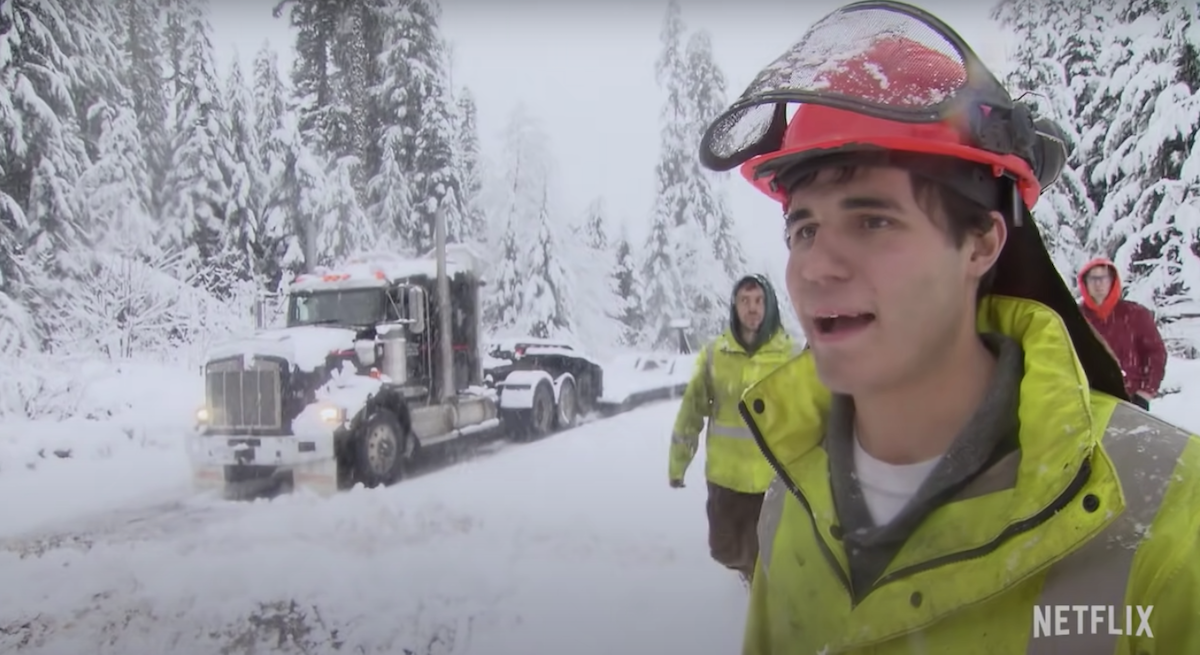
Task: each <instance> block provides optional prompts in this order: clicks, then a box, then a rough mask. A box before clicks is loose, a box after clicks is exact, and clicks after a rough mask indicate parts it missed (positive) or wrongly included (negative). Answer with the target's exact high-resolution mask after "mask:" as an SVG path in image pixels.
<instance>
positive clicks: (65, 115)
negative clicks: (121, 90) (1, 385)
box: [0, 2, 89, 343]
mask: <svg viewBox="0 0 1200 655" xmlns="http://www.w3.org/2000/svg"><path fill="white" fill-rule="evenodd" d="M69 21H70V17H69V16H67V15H66V14H65V13H64V12H63V11H62V8H61V6H60V5H58V4H55V3H45V2H7V3H4V4H3V5H2V6H0V162H3V164H2V165H0V182H2V183H0V277H2V279H0V293H3V295H4V296H5V297H4V298H0V305H2V306H4V307H7V308H8V311H7V312H6V316H4V317H3V318H2V319H0V321H2V322H4V323H5V324H6V325H7V326H8V327H7V328H6V329H5V331H6V332H9V333H17V332H19V334H20V339H19V340H20V341H21V342H23V343H30V342H32V340H33V338H34V335H33V334H32V333H31V332H30V331H29V330H28V329H26V328H29V327H31V326H36V327H37V328H39V331H40V332H41V334H40V335H39V336H38V338H39V339H45V338H46V337H47V336H48V335H49V334H50V332H51V331H52V328H53V326H52V324H51V323H52V318H51V317H52V315H53V312H52V311H48V309H47V304H46V303H47V300H49V299H52V298H54V297H56V296H58V295H59V294H60V291H61V288H62V286H63V285H64V284H67V283H69V281H70V280H72V279H75V278H76V277H77V276H78V275H79V274H80V273H81V271H79V270H78V267H77V266H76V265H75V264H76V262H73V261H72V260H71V259H70V258H69V257H67V256H66V254H67V253H68V252H70V251H71V250H72V249H73V248H75V247H77V246H78V245H79V243H80V238H81V234H80V220H81V217H80V212H79V202H78V196H77V194H76V193H75V190H76V186H77V184H78V181H79V177H80V175H81V174H82V173H83V169H84V167H85V166H86V165H87V164H88V161H89V158H88V153H87V149H86V147H85V145H84V142H83V139H82V138H80V132H79V126H80V122H79V121H80V117H79V116H78V115H77V113H76V105H75V99H74V98H73V97H72V96H71V90H72V89H78V88H79V86H80V80H81V79H83V78H84V77H86V73H85V71H84V69H86V68H87V67H88V64H87V62H77V61H74V60H72V58H71V54H72V53H74V52H78V49H77V46H76V44H75V43H74V41H73V34H72V30H71V27H70V25H69ZM17 304H20V305H22V306H23V307H24V311H23V312H18V311H16V310H14V309H13V308H14V307H15V306H16V305H17ZM29 318H33V319H34V321H33V322H32V323H31V322H30V321H29V320H28V319H29ZM39 323H40V325H38V324H39ZM21 326H25V327H21Z"/></svg>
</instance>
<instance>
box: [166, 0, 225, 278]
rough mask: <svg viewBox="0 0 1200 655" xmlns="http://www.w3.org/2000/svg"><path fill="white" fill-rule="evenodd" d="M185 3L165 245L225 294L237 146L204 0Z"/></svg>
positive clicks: (168, 186) (169, 174) (168, 183)
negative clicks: (232, 141)
mask: <svg viewBox="0 0 1200 655" xmlns="http://www.w3.org/2000/svg"><path fill="white" fill-rule="evenodd" d="M186 9H187V14H186V15H185V16H184V17H185V18H186V22H185V23H184V28H185V30H186V32H185V39H184V51H183V59H182V61H181V62H180V66H181V67H182V68H181V69H180V70H179V71H178V72H177V74H178V80H179V81H178V83H177V88H179V89H180V93H179V95H178V96H177V97H176V98H175V116H176V130H177V131H176V133H175V137H174V139H173V147H172V159H171V170H170V172H169V173H168V175H167V180H166V185H167V189H168V190H169V196H170V202H169V204H168V206H167V212H166V216H165V217H164V218H165V220H166V222H167V228H168V229H169V230H170V231H169V232H168V233H167V234H166V235H165V237H166V240H167V241H166V245H167V246H168V248H169V250H172V251H179V252H183V253H185V255H184V257H185V261H186V263H187V265H188V266H189V267H190V269H189V270H192V271H195V272H197V273H199V274H201V279H202V281H203V284H204V285H205V287H206V288H207V289H209V290H210V291H212V292H214V293H216V294H217V295H218V296H223V295H225V294H227V293H228V292H229V290H230V288H231V283H232V280H234V279H236V274H235V272H234V271H233V268H232V265H231V264H230V253H229V252H228V250H227V249H226V246H227V244H229V243H230V241H229V239H228V232H229V228H230V226H229V223H228V221H229V216H228V215H227V209H228V207H229V203H230V200H231V198H232V196H231V192H230V180H231V177H232V174H231V172H232V170H233V168H234V164H233V162H232V161H231V158H230V154H231V152H232V148H231V146H230V140H229V127H228V125H227V124H226V123H225V119H226V114H225V107H224V104H223V102H222V97H223V93H222V91H221V86H220V84H219V83H218V80H217V74H216V71H215V63H214V60H213V49H212V41H211V39H210V38H209V32H210V31H211V28H210V27H209V25H208V20H207V19H206V18H205V15H204V10H203V5H202V4H201V2H199V1H198V0H195V1H192V2H190V3H189V4H188V5H187V7H186Z"/></svg>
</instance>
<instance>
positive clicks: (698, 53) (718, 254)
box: [684, 31, 748, 336]
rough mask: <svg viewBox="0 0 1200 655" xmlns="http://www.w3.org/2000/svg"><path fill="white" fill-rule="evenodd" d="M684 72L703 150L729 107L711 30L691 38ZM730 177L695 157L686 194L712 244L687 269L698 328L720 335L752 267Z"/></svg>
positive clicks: (694, 145) (695, 139) (693, 127)
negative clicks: (727, 189)
mask: <svg viewBox="0 0 1200 655" xmlns="http://www.w3.org/2000/svg"><path fill="white" fill-rule="evenodd" d="M684 73H685V75H686V77H685V81H686V87H685V88H686V92H687V100H688V105H687V106H688V108H689V109H690V110H691V111H690V112H689V113H690V127H689V128H688V133H689V134H690V136H691V140H690V142H689V147H690V148H691V151H692V152H698V151H699V148H700V135H702V134H703V133H704V130H705V128H707V126H708V125H709V124H710V123H712V121H714V120H716V119H717V117H718V116H719V115H720V113H721V112H722V111H724V109H725V106H726V95H725V76H724V74H723V73H722V72H721V70H720V68H719V67H718V66H717V63H716V61H715V60H714V58H713V52H712V40H711V38H710V37H709V35H708V33H707V32H704V31H700V32H696V33H695V34H693V35H692V37H691V38H690V39H688V43H687V50H686V68H685V71H684ZM728 178H729V174H727V173H714V172H711V171H708V170H706V169H705V168H704V167H702V166H701V165H700V160H699V158H697V157H692V160H691V166H690V174H689V185H690V191H689V192H688V194H687V195H688V197H689V201H690V204H691V205H692V207H693V209H692V210H691V211H690V212H689V213H690V215H691V217H692V219H693V220H694V221H696V222H698V223H699V225H700V228H701V233H700V235H699V239H700V243H701V244H704V243H707V244H711V245H710V248H709V251H707V252H706V251H704V250H703V249H701V251H700V252H699V253H697V258H696V263H695V265H694V268H692V269H689V270H687V273H686V274H687V279H688V280H690V281H691V282H692V284H691V290H690V294H691V295H692V297H693V298H695V300H694V307H696V308H697V309H701V311H698V312H697V314H698V316H697V321H698V323H699V325H698V326H697V330H698V333H699V334H704V335H707V336H715V335H716V334H719V333H720V332H722V331H724V329H725V327H727V316H728V312H727V311H726V304H727V302H728V297H729V296H728V292H729V289H730V288H731V287H732V286H733V284H734V282H735V281H736V280H737V279H738V278H740V277H741V276H743V275H745V274H746V273H747V272H748V271H747V270H746V256H745V253H744V251H743V250H742V246H741V243H740V241H739V240H738V238H737V236H736V234H735V232H736V222H735V221H734V217H733V212H732V211H731V210H730V208H729V203H728V201H727V199H726V196H725V193H724V189H723V185H724V184H726V183H727V182H728ZM709 254H711V258H710V257H709V256H708V255H709ZM702 308H709V309H706V310H705V309H702Z"/></svg>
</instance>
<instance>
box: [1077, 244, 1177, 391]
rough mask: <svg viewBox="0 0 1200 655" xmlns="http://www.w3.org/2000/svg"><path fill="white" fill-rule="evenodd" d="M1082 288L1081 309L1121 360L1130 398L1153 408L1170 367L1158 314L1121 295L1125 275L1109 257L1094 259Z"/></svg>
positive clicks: (1083, 277)
mask: <svg viewBox="0 0 1200 655" xmlns="http://www.w3.org/2000/svg"><path fill="white" fill-rule="evenodd" d="M1079 291H1080V292H1081V293H1082V295H1083V302H1082V303H1080V305H1079V308H1080V309H1081V310H1082V311H1083V315H1084V316H1085V317H1086V318H1087V320H1088V322H1089V323H1091V324H1092V327H1094V328H1095V329H1096V332H1098V333H1100V336H1101V337H1103V338H1104V340H1105V341H1106V342H1108V347H1109V348H1110V349H1111V350H1112V352H1113V355H1115V356H1116V358H1117V361H1118V362H1120V364H1121V370H1123V371H1124V372H1125V388H1126V389H1127V390H1128V392H1129V397H1130V398H1131V399H1132V400H1133V402H1134V403H1136V404H1137V405H1138V406H1139V407H1141V408H1142V409H1146V410H1149V409H1150V400H1151V399H1152V398H1154V397H1155V396H1157V395H1158V387H1159V385H1160V384H1162V379H1163V373H1164V372H1165V370H1166V366H1167V348H1166V346H1165V345H1163V340H1162V335H1160V334H1159V332H1158V326H1156V325H1155V324H1154V315H1153V314H1152V313H1151V312H1150V310H1149V309H1147V308H1145V307H1143V306H1141V305H1139V304H1137V303H1135V302H1133V301H1131V300H1124V299H1122V298H1121V277H1120V276H1119V275H1118V274H1117V267H1116V266H1115V265H1114V264H1113V263H1112V262H1111V261H1110V260H1108V259H1104V258H1098V259H1093V260H1092V261H1090V262H1088V263H1087V265H1086V266H1084V267H1083V269H1082V270H1080V271H1079Z"/></svg>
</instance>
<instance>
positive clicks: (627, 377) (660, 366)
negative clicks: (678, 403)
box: [601, 353, 696, 404]
mask: <svg viewBox="0 0 1200 655" xmlns="http://www.w3.org/2000/svg"><path fill="white" fill-rule="evenodd" d="M695 366H696V355H694V354H693V355H675V354H662V353H629V354H625V355H620V356H618V357H616V358H614V359H613V360H612V361H610V362H608V363H607V364H605V366H604V396H603V398H601V402H604V403H613V404H620V403H623V402H625V401H627V400H629V399H630V398H631V397H633V396H636V395H639V394H645V393H648V392H653V391H658V390H666V389H670V388H672V387H682V386H686V385H687V383H688V381H689V380H691V377H692V372H693V370H694V369H695ZM679 393H682V389H680V391H679Z"/></svg>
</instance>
